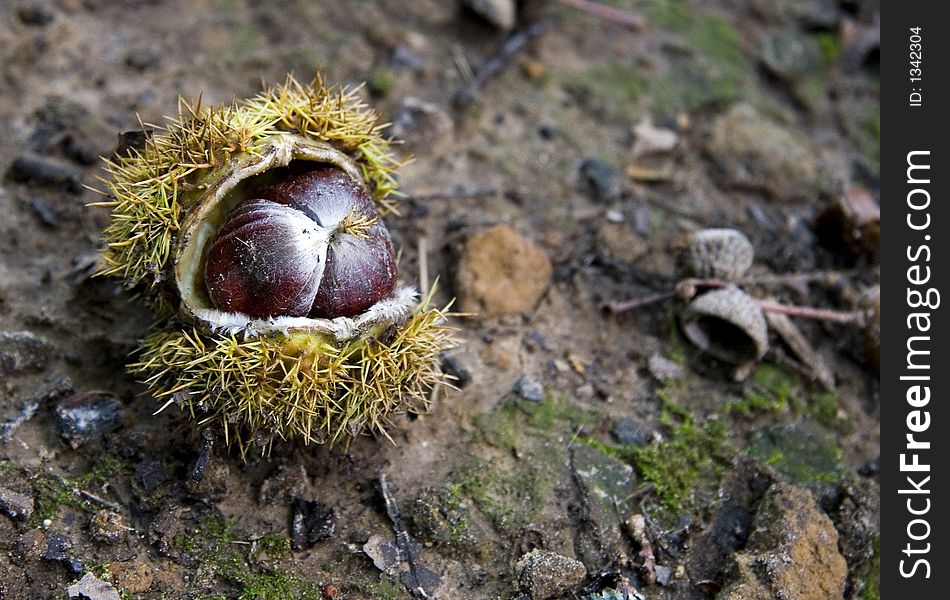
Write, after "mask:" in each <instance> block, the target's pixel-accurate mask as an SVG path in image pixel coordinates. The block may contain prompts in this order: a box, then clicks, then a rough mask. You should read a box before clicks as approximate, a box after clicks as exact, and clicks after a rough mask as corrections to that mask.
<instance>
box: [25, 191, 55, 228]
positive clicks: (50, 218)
mask: <svg viewBox="0 0 950 600" xmlns="http://www.w3.org/2000/svg"><path fill="white" fill-rule="evenodd" d="M30 208H32V209H33V212H34V213H36V216H37V217H39V218H40V221H41V222H42V223H43V225H46V226H47V227H57V226H58V225H59V211H58V210H56V206H55V205H53V204H52V203H50V202H49V201H47V200H45V199H43V198H33V199H32V200H30Z"/></svg>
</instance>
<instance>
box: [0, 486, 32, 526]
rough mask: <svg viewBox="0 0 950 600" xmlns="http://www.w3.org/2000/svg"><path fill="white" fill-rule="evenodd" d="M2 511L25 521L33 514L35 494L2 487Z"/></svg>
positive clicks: (0, 491)
mask: <svg viewBox="0 0 950 600" xmlns="http://www.w3.org/2000/svg"><path fill="white" fill-rule="evenodd" d="M0 511H3V512H5V513H7V514H8V515H10V516H11V517H12V518H14V519H16V520H17V521H25V520H27V519H29V518H30V517H31V516H32V515H33V496H32V495H30V494H21V493H19V492H15V491H13V490H11V489H8V488H5V487H0Z"/></svg>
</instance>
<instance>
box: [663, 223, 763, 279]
mask: <svg viewBox="0 0 950 600" xmlns="http://www.w3.org/2000/svg"><path fill="white" fill-rule="evenodd" d="M753 258H755V250H754V249H753V248H752V243H751V242H749V238H747V237H746V236H745V234H744V233H742V232H741V231H738V230H736V229H727V228H720V229H702V230H700V231H694V232H691V233H689V234H688V235H687V236H686V239H685V241H684V242H683V251H682V254H681V257H680V259H681V261H682V263H683V267H684V270H685V271H686V273H687V275H689V276H691V277H715V278H718V279H724V280H726V281H738V280H740V279H742V277H743V276H744V275H745V274H746V273H747V272H748V271H749V268H750V267H751V266H752V260H753Z"/></svg>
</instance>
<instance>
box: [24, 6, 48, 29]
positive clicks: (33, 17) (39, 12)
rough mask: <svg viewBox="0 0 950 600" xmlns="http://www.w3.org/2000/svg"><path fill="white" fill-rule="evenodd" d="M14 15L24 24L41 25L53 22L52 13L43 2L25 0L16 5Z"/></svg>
mask: <svg viewBox="0 0 950 600" xmlns="http://www.w3.org/2000/svg"><path fill="white" fill-rule="evenodd" d="M16 16H17V17H18V18H19V19H20V22H21V23H23V24H24V25H31V26H33V27H42V26H44V25H49V24H50V23H52V22H53V13H51V12H50V10H49V8H48V7H47V6H46V3H45V2H27V3H24V4H21V5H19V6H17V8H16Z"/></svg>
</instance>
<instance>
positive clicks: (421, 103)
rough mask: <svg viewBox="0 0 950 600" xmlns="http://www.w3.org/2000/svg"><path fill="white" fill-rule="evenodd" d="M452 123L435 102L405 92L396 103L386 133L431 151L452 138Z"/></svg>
mask: <svg viewBox="0 0 950 600" xmlns="http://www.w3.org/2000/svg"><path fill="white" fill-rule="evenodd" d="M454 128H455V123H454V122H453V121H452V117H451V116H450V115H449V113H448V112H446V110H445V109H444V108H442V107H441V106H439V105H438V104H435V103H433V102H429V101H427V100H423V99H421V98H416V97H415V96H406V97H405V98H403V99H402V100H401V101H400V102H399V105H398V106H397V107H396V109H395V112H394V114H393V121H392V125H391V126H390V133H391V134H392V135H393V137H395V138H397V139H400V140H402V141H403V142H404V143H405V144H406V145H407V146H409V147H411V148H414V149H422V148H424V149H426V150H427V151H428V152H432V151H433V150H434V149H437V148H441V147H442V146H444V145H445V144H447V143H449V142H450V141H451V139H452V132H453V130H454Z"/></svg>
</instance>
